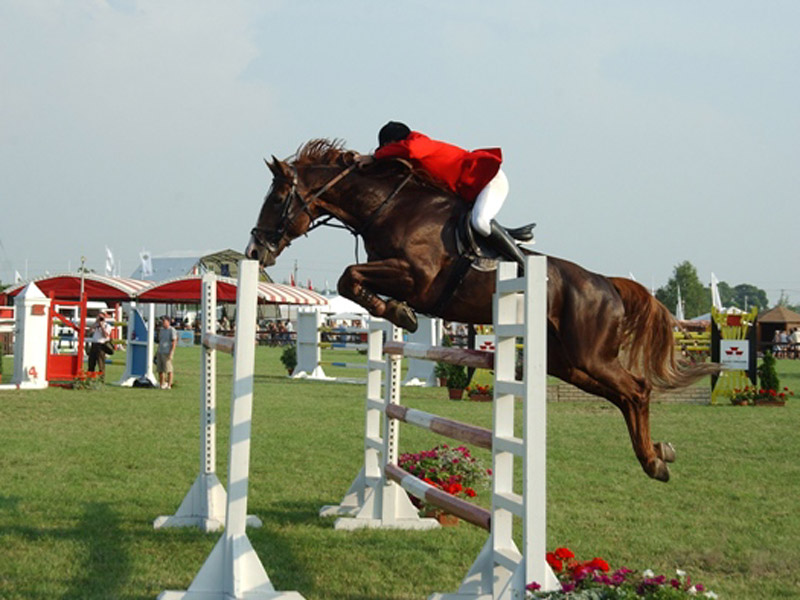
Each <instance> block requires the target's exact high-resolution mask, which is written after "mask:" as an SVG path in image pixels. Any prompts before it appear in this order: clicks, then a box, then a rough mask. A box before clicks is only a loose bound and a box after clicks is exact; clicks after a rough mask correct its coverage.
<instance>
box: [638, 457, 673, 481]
mask: <svg viewBox="0 0 800 600" xmlns="http://www.w3.org/2000/svg"><path fill="white" fill-rule="evenodd" d="M644 470H645V473H647V474H648V475H649V476H650V477H652V478H653V479H657V480H658V481H663V482H664V483H666V482H667V481H669V467H668V466H667V463H665V462H664V461H663V460H661V459H660V458H656V459H655V460H654V461H653V462H651V463H649V464H648V465H647V466H646V467H645V469H644Z"/></svg>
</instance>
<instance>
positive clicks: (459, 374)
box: [437, 363, 469, 390]
mask: <svg viewBox="0 0 800 600" xmlns="http://www.w3.org/2000/svg"><path fill="white" fill-rule="evenodd" d="M441 364H442V365H443V366H442V369H440V372H442V373H444V375H437V377H444V378H445V379H447V387H448V389H451V390H463V389H464V388H465V387H467V384H468V383H469V376H468V375H467V368H466V367H461V366H459V365H451V364H449V363H441Z"/></svg>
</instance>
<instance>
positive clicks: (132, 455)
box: [0, 348, 800, 600]
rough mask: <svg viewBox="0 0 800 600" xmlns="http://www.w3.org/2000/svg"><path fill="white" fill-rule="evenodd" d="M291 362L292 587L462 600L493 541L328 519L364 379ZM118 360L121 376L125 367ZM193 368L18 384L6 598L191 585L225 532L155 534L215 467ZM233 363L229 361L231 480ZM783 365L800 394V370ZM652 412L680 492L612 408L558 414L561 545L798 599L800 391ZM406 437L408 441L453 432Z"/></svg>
mask: <svg viewBox="0 0 800 600" xmlns="http://www.w3.org/2000/svg"><path fill="white" fill-rule="evenodd" d="M279 355H280V350H279V349H270V348H259V349H258V353H257V367H256V369H257V376H256V392H255V401H254V421H253V441H252V449H251V475H250V502H249V511H248V512H250V513H253V514H256V515H258V516H259V517H261V519H262V520H263V521H264V527H263V528H261V529H251V530H248V536H249V538H250V540H251V542H252V544H253V546H254V548H255V549H256V551H257V553H258V555H259V557H260V559H261V561H262V563H263V564H264V566H265V568H266V570H267V572H268V573H269V575H270V578H271V579H272V582H273V584H274V586H275V587H276V589H279V590H297V591H299V592H301V593H302V594H303V595H304V596H305V597H306V598H309V599H316V598H321V599H328V598H329V599H340V600H373V599H378V598H386V599H421V598H426V597H427V596H428V594H430V593H431V592H434V591H455V590H456V589H457V587H458V584H459V582H460V579H461V577H463V575H464V574H465V573H466V571H467V570H468V568H469V566H470V564H471V563H472V561H473V559H474V558H475V556H476V555H477V553H478V550H479V549H480V547H481V545H482V544H483V542H484V540H485V533H484V532H483V531H481V530H478V529H476V528H472V527H470V526H468V525H466V524H464V523H462V524H461V525H459V526H458V527H456V528H447V529H442V530H438V531H432V532H406V531H358V532H337V531H334V530H333V527H332V524H333V523H332V519H321V518H319V517H318V516H317V511H318V509H319V507H320V506H322V505H324V504H332V503H333V504H335V503H338V501H339V500H340V499H341V498H342V496H343V494H344V492H345V491H346V489H347V487H348V486H349V485H350V483H351V481H352V479H353V478H354V477H355V475H356V474H357V473H358V470H359V468H360V467H361V462H362V458H363V454H362V448H363V424H364V414H363V411H364V388H363V386H357V385H344V384H330V383H328V384H323V383H313V382H307V381H291V380H288V379H287V378H286V377H285V374H284V371H283V368H282V366H281V365H280V362H279V360H278V357H279ZM114 358H115V359H117V361H116V362H115V364H113V365H111V366H110V367H109V374H108V379H109V381H114V380H115V379H117V378H118V377H119V375H120V374H121V365H120V364H119V362H121V361H122V359H123V356H120V355H115V357H114ZM328 359H329V360H339V358H338V356H337V357H331V358H328ZM347 360H357V357H356V358H352V357H348V358H347ZM176 364H177V374H176V382H177V385H176V387H175V388H174V389H173V390H171V391H161V390H146V389H120V388H115V387H112V386H105V387H103V388H101V389H89V390H64V389H58V388H51V389H48V390H45V391H39V392H0V440H2V447H1V449H0V598H3V599H4V600H17V599H20V600H21V599H25V600H37V599H42V600H43V599H45V598H47V599H48V600H50V599H53V598H63V599H109V598H115V599H116V598H125V599H133V598H136V599H140V598H141V599H144V598H155V597H156V596H157V595H158V593H159V592H160V591H161V590H164V589H186V588H187V587H188V585H189V584H190V583H191V581H192V579H193V577H194V576H195V574H196V573H197V571H198V570H199V569H200V567H201V565H202V564H203V561H204V560H205V559H206V557H207V556H208V554H209V552H210V551H211V549H212V548H213V546H214V544H215V543H216V541H217V539H218V538H219V535H220V534H219V533H215V534H202V533H200V532H198V531H193V530H160V531H154V530H153V528H152V520H153V519H154V518H155V517H157V516H159V515H168V514H172V513H174V512H175V510H176V509H177V507H178V505H179V503H180V501H181V499H182V498H183V496H184V495H185V494H186V492H187V491H188V489H189V486H190V485H191V483H192V482H193V481H194V479H195V476H196V475H197V472H198V470H199V448H198V430H199V417H198V413H199V380H200V377H199V370H200V353H199V350H198V349H197V348H188V349H184V348H181V349H179V350H178V355H177V357H176ZM4 366H5V373H6V374H7V376H6V378H8V374H9V373H10V372H11V364H10V362H9V360H8V359H6V362H5V365H4ZM231 366H232V363H231V359H230V357H227V356H224V355H222V356H220V357H219V361H218V375H219V376H218V381H219V395H218V417H219V419H218V420H219V426H218V456H217V463H218V466H217V469H218V474H219V477H220V479H221V480H222V481H223V483H224V482H225V480H226V477H225V472H226V461H227V441H226V440H227V423H228V420H229V416H228V411H229V400H230V398H229V395H230V381H231V370H232V369H231ZM779 371H780V373H781V375H782V384H783V385H788V386H789V387H791V388H792V389H794V390H796V391H798V390H800V361H779ZM337 374H338V373H337ZM341 374H342V375H345V376H359V374H358V372H353V371H347V372H342V373H341ZM403 402H404V403H405V404H408V405H411V406H414V407H417V408H421V409H422V410H427V411H429V412H435V413H438V414H443V415H447V416H450V417H452V418H456V419H459V420H462V421H466V422H471V423H477V424H483V425H488V424H489V423H490V420H491V414H490V411H491V407H490V405H489V404H488V403H486V404H484V403H469V402H451V401H448V400H446V399H445V392H444V390H439V389H404V390H403ZM651 421H652V426H653V432H654V437H655V439H657V440H668V441H671V442H673V443H674V445H675V447H676V449H677V452H678V459H677V462H676V463H675V464H674V465H673V466H672V479H671V481H670V482H669V483H667V484H662V483H659V482H656V481H652V480H650V479H648V478H647V477H646V476H645V475H644V473H643V472H642V471H641V469H640V467H639V465H638V463H637V461H636V460H635V458H634V456H633V453H632V451H631V449H630V442H629V440H628V435H627V432H626V430H625V426H624V423H623V420H622V418H621V416H620V415H619V413H618V412H617V410H616V409H615V408H613V407H612V406H611V405H610V404H608V403H606V402H603V401H597V402H582V403H550V404H549V405H548V477H547V484H548V505H549V515H548V518H549V521H548V546H549V547H550V548H554V547H556V546H562V545H566V546H569V547H570V548H572V549H573V550H575V551H576V553H577V554H578V555H579V556H581V557H587V558H591V557H594V556H602V557H604V558H606V559H607V560H608V561H609V563H611V565H612V566H622V565H625V566H628V567H631V568H635V569H644V568H648V567H649V568H652V569H653V570H655V571H658V572H664V573H668V574H669V573H671V572H672V571H673V570H674V569H675V568H682V569H685V570H687V571H688V572H689V574H690V575H691V576H692V577H693V579H695V580H698V581H702V582H703V583H705V584H706V585H707V586H708V587H710V588H711V589H713V590H715V591H716V592H717V593H719V594H720V595H721V596H722V597H726V598H736V599H740V598H743V599H748V598H754V599H755V598H800V570H798V568H797V565H798V564H800V542H798V540H800V510H798V509H799V508H800V502H798V497H800V466H798V459H799V458H800V427H799V425H800V398H797V399H795V400H794V401H792V402H791V403H790V404H789V405H788V406H786V407H783V408H770V407H764V408H754V407H732V406H716V407H711V406H693V405H669V404H654V405H653V406H652V409H651ZM402 432H403V433H402V435H401V448H402V449H405V450H420V449H424V448H429V447H431V446H433V445H435V444H436V443H439V442H441V441H444V440H442V439H440V438H438V437H436V436H435V435H432V434H429V433H428V432H425V431H421V430H418V429H416V428H412V427H410V426H404V427H403V428H402ZM477 454H478V455H479V456H481V457H482V458H484V459H486V458H487V454H486V453H484V452H478V453H477ZM480 502H481V503H482V504H484V505H486V504H487V503H488V494H487V493H485V492H484V493H483V494H482V495H481V498H480Z"/></svg>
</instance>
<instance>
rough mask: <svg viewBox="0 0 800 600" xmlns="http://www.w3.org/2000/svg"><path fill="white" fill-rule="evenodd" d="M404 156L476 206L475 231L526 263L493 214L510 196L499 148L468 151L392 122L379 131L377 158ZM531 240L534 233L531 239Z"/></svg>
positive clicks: (473, 211)
mask: <svg viewBox="0 0 800 600" xmlns="http://www.w3.org/2000/svg"><path fill="white" fill-rule="evenodd" d="M393 157H398V158H404V159H407V160H409V161H411V163H412V164H413V165H414V166H417V167H420V168H422V169H424V170H425V171H427V172H428V173H430V174H431V175H433V176H434V177H436V178H437V179H439V180H440V181H442V182H443V183H445V184H446V185H447V187H448V188H449V189H450V190H451V191H453V192H454V193H455V194H457V195H458V196H460V197H461V198H463V199H464V200H465V201H467V202H468V203H470V204H473V207H472V217H471V219H470V223H471V224H472V228H473V230H475V231H477V232H478V233H479V234H480V235H481V236H483V237H484V238H486V241H487V242H488V244H489V245H490V246H491V247H492V248H493V249H495V250H497V251H498V252H499V253H500V254H501V255H503V256H505V257H506V258H509V259H511V260H515V261H517V262H518V263H519V264H520V265H524V262H525V259H524V254H523V253H522V250H520V248H519V246H517V244H516V242H515V241H514V238H512V236H511V235H510V234H509V232H508V231H506V230H505V228H503V227H502V226H501V225H500V224H498V223H497V221H495V220H494V216H495V215H496V214H497V213H498V212H499V211H500V208H501V207H502V206H503V202H504V201H505V199H506V196H507V195H508V179H506V175H505V173H504V172H503V170H502V169H501V168H500V164H501V163H502V162H503V155H502V152H501V150H500V148H486V149H481V150H473V151H468V150H464V149H462V148H459V147H458V146H453V145H452V144H447V143H445V142H440V141H437V140H432V139H431V138H429V137H427V136H425V135H423V134H421V133H419V132H417V131H411V129H409V127H408V126H407V125H405V124H404V123H400V122H398V121H389V122H388V123H387V124H386V125H384V126H383V127H382V128H381V130H380V132H379V133H378V149H377V150H376V151H375V158H376V159H381V158H393ZM529 239H530V238H529Z"/></svg>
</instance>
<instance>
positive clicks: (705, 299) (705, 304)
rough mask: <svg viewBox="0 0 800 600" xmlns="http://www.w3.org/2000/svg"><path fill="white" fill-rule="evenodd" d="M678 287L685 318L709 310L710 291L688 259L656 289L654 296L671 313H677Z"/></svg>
mask: <svg viewBox="0 0 800 600" xmlns="http://www.w3.org/2000/svg"><path fill="white" fill-rule="evenodd" d="M678 287H680V290H681V298H682V299H683V306H684V314H685V315H686V318H687V319H691V318H693V317H696V316H698V315H702V314H704V313H707V312H709V311H710V310H711V291H710V290H709V289H708V288H706V287H705V286H704V285H703V284H702V283H701V282H700V278H699V277H698V276H697V269H695V267H694V265H692V263H690V262H689V261H684V262H682V263H681V264H679V265H678V266H676V267H675V270H674V271H673V274H672V277H671V278H670V280H669V281H668V282H667V284H666V285H665V286H663V287H661V288H659V289H658V290H656V298H657V299H658V300H659V301H661V302H662V303H663V304H664V305H665V306H666V307H667V308H668V309H669V310H670V311H672V314H676V313H677V308H678Z"/></svg>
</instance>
